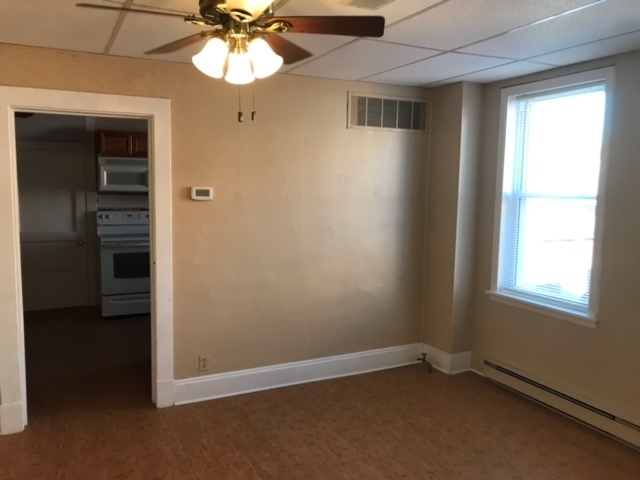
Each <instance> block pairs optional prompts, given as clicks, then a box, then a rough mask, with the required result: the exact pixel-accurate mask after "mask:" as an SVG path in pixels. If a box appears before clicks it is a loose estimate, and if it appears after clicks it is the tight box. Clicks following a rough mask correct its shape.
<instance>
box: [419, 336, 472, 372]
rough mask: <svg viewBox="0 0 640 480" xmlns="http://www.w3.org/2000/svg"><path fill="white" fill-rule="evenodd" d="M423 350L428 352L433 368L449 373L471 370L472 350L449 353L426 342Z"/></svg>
mask: <svg viewBox="0 0 640 480" xmlns="http://www.w3.org/2000/svg"><path fill="white" fill-rule="evenodd" d="M421 351H422V352H426V354H427V358H428V359H429V360H430V361H431V364H432V365H433V368H435V369H436V370H439V371H441V372H442V373H446V374H447V375H456V374H458V373H462V372H467V371H469V370H471V352H459V353H447V352H443V351H442V350H439V349H437V348H436V347H432V346H431V345H427V344H426V343H423V344H422V350H421Z"/></svg>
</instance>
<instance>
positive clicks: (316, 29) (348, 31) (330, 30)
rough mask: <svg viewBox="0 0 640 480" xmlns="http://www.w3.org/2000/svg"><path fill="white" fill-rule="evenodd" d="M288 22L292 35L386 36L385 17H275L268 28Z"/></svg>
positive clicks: (268, 23)
mask: <svg viewBox="0 0 640 480" xmlns="http://www.w3.org/2000/svg"><path fill="white" fill-rule="evenodd" d="M276 22H287V23H290V24H291V25H292V28H291V29H289V30H287V32H291V33H321V34H325V35H349V36H351V37H381V36H382V35H384V17H380V16H318V17H273V18H270V19H269V21H268V22H266V26H267V27H268V26H269V25H273V24H274V23H276Z"/></svg>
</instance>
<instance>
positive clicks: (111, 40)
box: [0, 0, 640, 87]
mask: <svg viewBox="0 0 640 480" xmlns="http://www.w3.org/2000/svg"><path fill="white" fill-rule="evenodd" d="M75 3H76V0H55V1H52V0H29V1H24V0H3V1H2V2H0V43H8V44H18V45H30V46H36V47H46V48H55V49H63V50H74V51H82V52H90V53H97V54H106V55H117V56H125V57H135V58H150V57H147V56H145V55H144V53H143V52H145V51H147V50H150V49H152V48H154V47H157V46H159V45H162V44H165V43H168V42H170V41H173V40H176V39H178V38H181V37H185V36H187V35H190V34H193V33H195V32H197V31H198V30H197V29H198V27H196V26H194V25H190V24H186V23H183V22H182V21H181V20H180V19H177V18H164V17H159V16H152V15H139V14H135V13H126V14H119V13H117V12H110V11H103V10H89V9H80V8H75ZM94 3H100V4H103V5H115V6H121V5H124V4H127V5H131V6H138V5H146V6H152V7H156V8H161V9H166V10H168V11H172V12H178V13H185V14H186V13H197V11H198V8H197V7H198V1H197V0H146V1H142V0H137V1H135V2H131V1H124V0H122V1H116V0H95V2H94ZM344 3H346V2H345V1H344V0H280V2H276V5H279V8H278V9H277V11H276V13H277V14H281V15H382V16H384V17H385V19H386V29H385V34H384V36H383V37H382V38H379V39H363V38H353V37H343V36H330V35H305V34H287V35H286V36H287V38H288V39H289V40H291V41H293V42H295V43H297V44H298V45H300V46H301V47H303V48H305V49H307V50H309V51H310V52H312V53H313V54H314V56H313V57H312V58H310V59H308V60H305V61H302V62H298V63H296V64H293V65H289V66H286V67H284V68H283V69H282V70H281V72H282V73H283V74H285V75H303V76H311V77H322V78H332V79H341V80H358V81H365V82H374V83H386V84H394V85H409V86H425V87H431V86H437V85H444V84H447V83H453V82H457V81H462V80H464V81H472V82H480V83H486V82H492V81H497V80H502V79H505V78H510V77H515V76H519V75H524V74H527V73H533V72H538V71H542V70H547V69H550V68H554V67H556V66H561V65H568V64H572V63H577V62H582V61H585V60H591V59H595V58H600V57H604V56H608V55H612V54H617V53H623V52H627V51H631V50H637V49H640V0H394V1H391V2H388V3H386V4H384V3H385V2H378V3H383V4H384V5H382V7H380V8H378V9H376V10H367V9H364V8H356V7H353V6H347V5H344ZM358 3H366V2H362V1H361V2H358ZM200 48H202V45H201V44H200V45H195V46H192V47H189V48H186V49H184V50H181V51H179V52H175V53H172V54H167V55H155V56H153V57H152V58H153V59H155V60H164V61H170V62H182V63H191V56H192V55H194V54H195V53H197V52H198V51H199V49H200Z"/></svg>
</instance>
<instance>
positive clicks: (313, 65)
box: [291, 40, 440, 80]
mask: <svg viewBox="0 0 640 480" xmlns="http://www.w3.org/2000/svg"><path fill="white" fill-rule="evenodd" d="M439 53H440V52H438V51H436V50H427V49H424V48H416V47H405V46H402V45H395V44H391V43H384V42H376V41H372V40H357V41H355V42H353V43H351V44H349V45H346V46H344V47H342V48H340V49H338V50H336V51H334V52H331V53H329V54H328V55H325V56H324V57H321V58H319V59H317V60H313V61H311V62H308V63H306V64H305V65H303V66H302V67H299V68H295V69H293V70H292V71H291V73H293V74H294V75H307V76H313V77H324V78H339V79H343V80H357V79H359V78H362V77H366V76H369V75H373V74H376V73H379V72H382V71H386V70H389V69H392V68H395V67H399V66H401V65H405V64H407V63H412V62H415V61H416V60H422V59H424V58H428V57H432V56H434V55H437V54H439Z"/></svg>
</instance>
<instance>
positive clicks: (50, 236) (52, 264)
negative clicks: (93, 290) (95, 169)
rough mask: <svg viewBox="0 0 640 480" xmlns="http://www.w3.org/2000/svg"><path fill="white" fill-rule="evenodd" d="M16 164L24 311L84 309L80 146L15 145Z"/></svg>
mask: <svg viewBox="0 0 640 480" xmlns="http://www.w3.org/2000/svg"><path fill="white" fill-rule="evenodd" d="M17 159H18V195H19V202H20V248H21V254H22V291H23V300H24V309H25V310H45V309H51V308H65V307H77V306H84V305H88V289H87V241H86V229H85V225H86V221H85V212H86V199H85V196H86V193H85V177H84V150H83V146H82V145H81V144H75V143H57V142H19V143H18V145H17Z"/></svg>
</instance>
